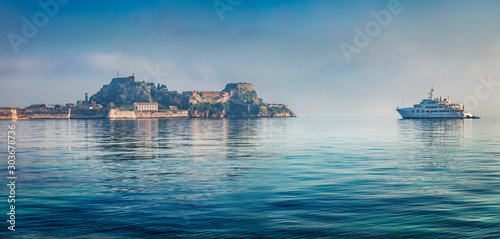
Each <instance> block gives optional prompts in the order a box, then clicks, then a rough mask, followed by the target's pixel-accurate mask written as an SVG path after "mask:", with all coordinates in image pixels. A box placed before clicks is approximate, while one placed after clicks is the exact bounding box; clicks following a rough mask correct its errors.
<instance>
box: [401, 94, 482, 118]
mask: <svg viewBox="0 0 500 239" xmlns="http://www.w3.org/2000/svg"><path fill="white" fill-rule="evenodd" d="M396 110H397V111H398V113H399V114H400V115H401V116H402V117H403V118H405V119H407V118H424V119H425V118H471V119H477V118H479V117H476V116H473V115H472V114H471V113H470V112H467V111H466V110H465V107H464V105H463V104H455V103H450V98H449V97H448V98H441V97H439V98H434V88H432V89H431V92H430V93H429V98H427V99H423V100H422V101H421V102H420V104H414V105H413V107H407V108H399V107H398V108H396Z"/></svg>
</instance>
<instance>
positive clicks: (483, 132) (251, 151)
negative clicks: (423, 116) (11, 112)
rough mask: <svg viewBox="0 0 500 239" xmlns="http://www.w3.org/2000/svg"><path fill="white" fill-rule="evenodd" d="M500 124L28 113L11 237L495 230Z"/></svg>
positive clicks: (470, 233)
mask: <svg viewBox="0 0 500 239" xmlns="http://www.w3.org/2000/svg"><path fill="white" fill-rule="evenodd" d="M498 122H500V121H499V118H498V117H496V118H493V117H491V118H488V117H485V118H483V119H481V120H438V119H436V120H403V119H396V118H385V117H379V118H361V117H359V118H352V117H345V118H342V117H341V118H274V119H264V118H261V119H165V120H164V119H145V120H27V121H17V122H16V125H17V133H18V137H19V138H18V144H17V147H18V152H17V156H16V157H17V158H18V165H17V167H16V172H17V174H18V180H17V187H18V190H17V193H16V197H18V200H17V201H16V209H17V211H16V213H17V214H16V232H13V233H10V232H8V231H7V229H6V228H5V230H2V231H1V232H0V236H2V237H7V236H9V237H12V235H13V236H14V238H69V237H71V238H75V237H76V238H136V237H142V238H168V237H190V238H225V237H259V238H262V237H263V238H299V237H309V238H311V237H312V238H318V237H319V238H336V237H356V238H363V237H365V238H374V237H379V238H386V237H419V238H421V237H428V238H436V237H442V238H463V237H491V238H495V237H499V236H500V229H499V228H500V219H499V217H498V212H500V206H499V205H500V192H499V188H500V161H499V159H500V157H499V156H500V147H499V146H500V124H499V123H498ZM10 123H11V122H9V121H0V128H4V129H7V125H8V124H10ZM6 131H7V130H5V131H4V132H6ZM2 134H4V133H2ZM2 138H5V137H2ZM1 143H2V148H6V141H5V140H3V141H1ZM0 154H1V155H2V157H4V158H5V157H6V155H7V152H6V150H2V151H1V152H0ZM2 164H3V166H5V167H4V168H6V165H7V164H6V162H2ZM5 171H7V170H5ZM6 173H7V172H5V175H6ZM2 182H3V183H6V179H5V177H4V178H3V179H2ZM4 185H5V184H4ZM4 188H5V187H4ZM4 191H5V190H4ZM5 192H7V191H5ZM5 195H7V194H5ZM0 206H1V207H2V208H4V209H3V211H6V210H7V208H8V205H7V203H6V200H2V203H1V204H0ZM4 215H5V214H4ZM5 219H7V217H6V216H5ZM5 227H7V223H5Z"/></svg>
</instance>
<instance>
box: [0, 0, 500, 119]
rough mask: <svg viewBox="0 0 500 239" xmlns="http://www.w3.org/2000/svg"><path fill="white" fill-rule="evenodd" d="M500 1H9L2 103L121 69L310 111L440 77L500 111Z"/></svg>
mask: <svg viewBox="0 0 500 239" xmlns="http://www.w3.org/2000/svg"><path fill="white" fill-rule="evenodd" d="M40 3H42V4H40ZM499 12H500V1H487V0H485V1H472V0H470V1H455V0H453V1H452V0H449V1H436V0H427V1H424V0H421V1H418V0H413V1H412V0H401V1H397V0H385V1H376V0H367V1H329V0H324V1H322V0H316V1H294V0H288V1H284V0H283V1H280V0H276V1H269V0H253V1H250V0H196V1H188V0H180V1H154V0H152V1H83V0H69V1H68V0H59V1H56V0H41V1H40V2H39V1H23V0H21V1H20V0H5V1H2V2H1V3H0V106H28V105H31V104H39V103H47V104H65V103H70V102H73V103H74V102H76V101H77V100H81V99H83V98H84V94H85V93H86V92H87V93H89V95H93V94H95V93H96V92H97V91H99V89H100V88H101V87H102V85H104V84H109V82H111V79H112V78H113V77H116V75H117V71H119V75H120V76H129V75H132V74H133V73H135V75H136V77H137V78H138V79H139V80H145V81H147V82H154V83H161V84H165V85H167V87H168V89H169V90H177V91H179V92H181V91H185V90H209V91H220V90H222V89H224V87H225V85H226V84H227V83H231V82H249V83H252V84H253V85H254V87H255V89H256V91H257V93H258V96H259V97H261V98H263V99H264V101H266V102H269V103H283V104H287V105H289V106H290V108H291V109H292V110H293V111H294V112H295V113H296V114H297V115H298V116H385V115H391V116H394V117H398V114H397V112H396V110H395V108H396V107H397V106H401V105H402V104H403V100H404V106H411V105H412V104H416V103H418V102H419V101H420V100H421V99H423V98H426V97H427V93H428V92H429V91H430V89H431V87H434V89H435V94H436V95H437V96H443V97H448V96H449V97H451V101H452V102H458V103H464V104H465V107H466V108H468V109H469V110H470V111H471V112H472V113H473V114H474V115H480V116H481V115H499V114H500V67H498V66H500V14H498V13H499Z"/></svg>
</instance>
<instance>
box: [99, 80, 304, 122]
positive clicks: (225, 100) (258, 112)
mask: <svg viewBox="0 0 500 239" xmlns="http://www.w3.org/2000/svg"><path fill="white" fill-rule="evenodd" d="M90 101H95V102H96V103H97V104H101V105H103V106H108V105H109V104H110V103H111V102H113V104H114V105H115V106H117V107H122V106H129V107H130V106H131V105H132V104H133V103H134V102H158V104H159V107H160V108H163V107H165V108H167V107H169V106H176V107H177V108H178V109H188V110H189V116H190V117H195V118H222V117H226V118H235V117H295V116H296V115H295V114H294V113H293V112H292V111H291V110H290V109H289V108H288V106H286V105H277V104H267V103H265V102H264V101H263V100H262V99H261V98H258V97H257V92H256V91H255V89H254V87H253V85H252V84H249V83H230V84H227V85H226V87H225V88H224V90H222V91H220V92H205V91H202V92H199V91H191V92H185V93H183V94H179V93H177V92H175V91H168V90H167V87H166V86H164V85H163V86H162V85H158V86H155V84H153V83H146V82H138V81H136V80H135V77H127V78H114V79H113V81H112V82H111V83H110V84H108V85H104V86H103V87H102V88H101V89H100V90H99V92H97V93H96V94H94V95H93V96H92V97H90Z"/></svg>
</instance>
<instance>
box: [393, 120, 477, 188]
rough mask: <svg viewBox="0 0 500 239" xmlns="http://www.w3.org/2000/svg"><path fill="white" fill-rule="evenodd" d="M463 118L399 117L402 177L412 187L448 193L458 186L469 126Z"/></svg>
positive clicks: (400, 169)
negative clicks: (410, 118) (406, 118)
mask: <svg viewBox="0 0 500 239" xmlns="http://www.w3.org/2000/svg"><path fill="white" fill-rule="evenodd" d="M471 123H472V122H471V121H465V120H461V119H430V120H429V119H412V120H405V119H400V120H398V137H399V138H400V139H399V140H398V141H399V142H400V144H401V145H400V147H399V149H400V155H401V156H400V160H399V165H398V171H399V176H400V180H398V181H403V182H407V183H411V184H412V186H416V187H417V188H413V189H411V190H418V191H426V192H433V193H443V192H444V193H449V192H451V191H453V190H455V189H457V187H458V185H456V182H458V181H459V180H456V179H457V177H459V174H460V173H461V172H462V169H463V165H462V163H461V159H462V158H463V156H464V152H465V138H466V128H467V126H468V125H470V124H471Z"/></svg>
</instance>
